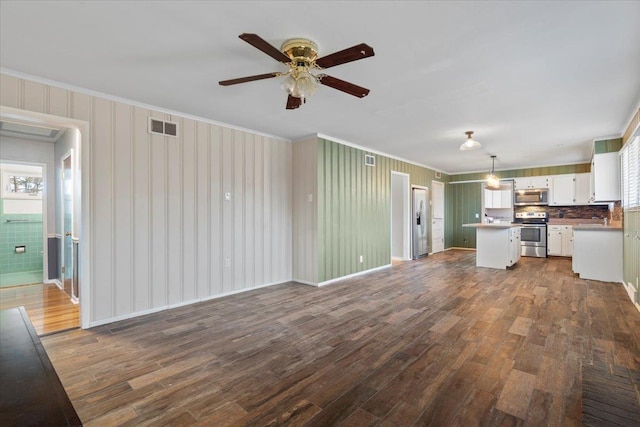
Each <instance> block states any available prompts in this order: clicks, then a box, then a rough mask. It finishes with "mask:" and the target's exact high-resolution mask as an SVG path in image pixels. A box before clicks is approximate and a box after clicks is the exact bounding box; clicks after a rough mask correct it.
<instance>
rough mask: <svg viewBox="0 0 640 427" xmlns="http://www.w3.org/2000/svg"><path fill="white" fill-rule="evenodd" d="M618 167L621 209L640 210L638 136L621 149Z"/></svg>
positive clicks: (639, 145) (639, 153) (639, 146)
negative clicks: (620, 184)
mask: <svg viewBox="0 0 640 427" xmlns="http://www.w3.org/2000/svg"><path fill="white" fill-rule="evenodd" d="M620 166H621V167H620V174H621V175H622V180H621V181H622V207H623V208H624V209H637V208H640V136H636V137H635V138H633V140H631V141H629V142H628V143H627V144H626V145H625V146H624V147H623V148H622V150H621V151H620Z"/></svg>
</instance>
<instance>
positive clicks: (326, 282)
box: [317, 264, 391, 287]
mask: <svg viewBox="0 0 640 427" xmlns="http://www.w3.org/2000/svg"><path fill="white" fill-rule="evenodd" d="M389 267H391V264H386V265H381V266H380V267H375V268H370V269H369V270H364V271H359V272H357V273H353V274H348V275H346V276H342V277H336V278H335V279H331V280H326V281H324V282H320V283H318V284H317V286H318V287H320V286H326V285H330V284H332V283H335V282H339V281H341V280H345V279H350V278H352V277H357V276H362V275H363V274H367V273H372V272H374V271H378V270H382V269H385V268H389Z"/></svg>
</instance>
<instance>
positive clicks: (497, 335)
mask: <svg viewBox="0 0 640 427" xmlns="http://www.w3.org/2000/svg"><path fill="white" fill-rule="evenodd" d="M42 341H43V343H44V345H45V348H46V350H47V353H48V354H49V357H50V359H51V360H52V362H53V365H54V366H55V368H56V370H57V372H58V375H59V376H60V378H61V380H62V383H63V385H64V387H65V389H66V391H67V393H68V394H69V397H70V398H71V401H72V402H73V405H74V407H75V408H76V410H77V412H78V414H79V415H80V418H81V419H82V421H83V422H84V423H85V425H88V426H92V425H94V426H104V425H165V424H171V425H202V426H205V425H206V426H210V425H216V426H222V425H309V426H332V425H349V426H356V425H357V426H360V425H380V426H405V425H406V426H411V425H434V426H440V425H447V426H449V425H454V426H455V425H460V426H473V425H527V426H528V425H531V426H537V425H553V426H560V425H563V426H571V425H580V424H581V422H582V367H583V366H591V365H594V364H598V365H601V366H607V367H609V369H612V370H613V369H617V368H616V367H624V368H628V369H631V370H638V368H639V366H640V345H639V342H640V313H639V312H638V311H637V310H636V309H635V308H634V307H633V306H632V304H631V302H630V301H629V300H628V298H627V295H626V293H625V291H624V290H623V289H622V287H621V285H619V284H614V283H603V282H596V281H589V280H582V279H579V278H577V277H575V276H574V275H573V274H572V273H571V261H570V260H569V259H561V258H553V259H537V258H523V259H522V260H521V261H520V262H518V264H517V265H516V266H515V267H514V268H513V269H512V270H492V269H486V268H476V267H475V253H474V252H468V251H448V252H445V253H440V254H437V255H435V256H430V257H428V258H425V259H421V260H419V261H413V262H405V263H401V264H395V265H394V266H393V267H391V268H389V269H385V270H380V271H377V272H374V273H371V274H368V275H365V276H360V277H357V278H352V279H349V280H345V281H342V282H339V283H335V284H333V285H330V286H326V287H323V288H314V287H310V286H305V285H300V284H294V283H289V284H283V285H277V286H272V287H269V288H264V289H259V290H256V291H252V292H248V293H244V294H238V295H234V296H229V297H225V298H222V299H218V300H212V301H208V302H204V303H199V304H196V305H191V306H186V307H181V308H178V309H174V310H170V311H165V312H161V313H156V314H152V315H148V316H144V317H140V318H136V319H131V320H126V321H121V322H117V323H112V324H110V325H105V326H101V327H96V328H93V329H90V330H74V331H69V332H64V333H61V334H56V335H51V336H48V337H45V338H43V339H42ZM636 392H637V390H636ZM637 397H638V396H637V394H636V398H637Z"/></svg>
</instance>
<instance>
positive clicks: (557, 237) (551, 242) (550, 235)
mask: <svg viewBox="0 0 640 427" xmlns="http://www.w3.org/2000/svg"><path fill="white" fill-rule="evenodd" d="M547 254H548V255H555V256H561V255H562V227H548V231H547Z"/></svg>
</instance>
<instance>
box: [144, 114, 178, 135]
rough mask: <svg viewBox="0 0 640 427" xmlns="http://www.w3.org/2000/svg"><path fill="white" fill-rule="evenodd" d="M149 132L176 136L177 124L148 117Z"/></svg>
mask: <svg viewBox="0 0 640 427" xmlns="http://www.w3.org/2000/svg"><path fill="white" fill-rule="evenodd" d="M149 133H155V134H157V135H165V136H175V137H177V136H178V124H177V123H174V122H169V121H166V120H159V119H154V118H152V117H149Z"/></svg>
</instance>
